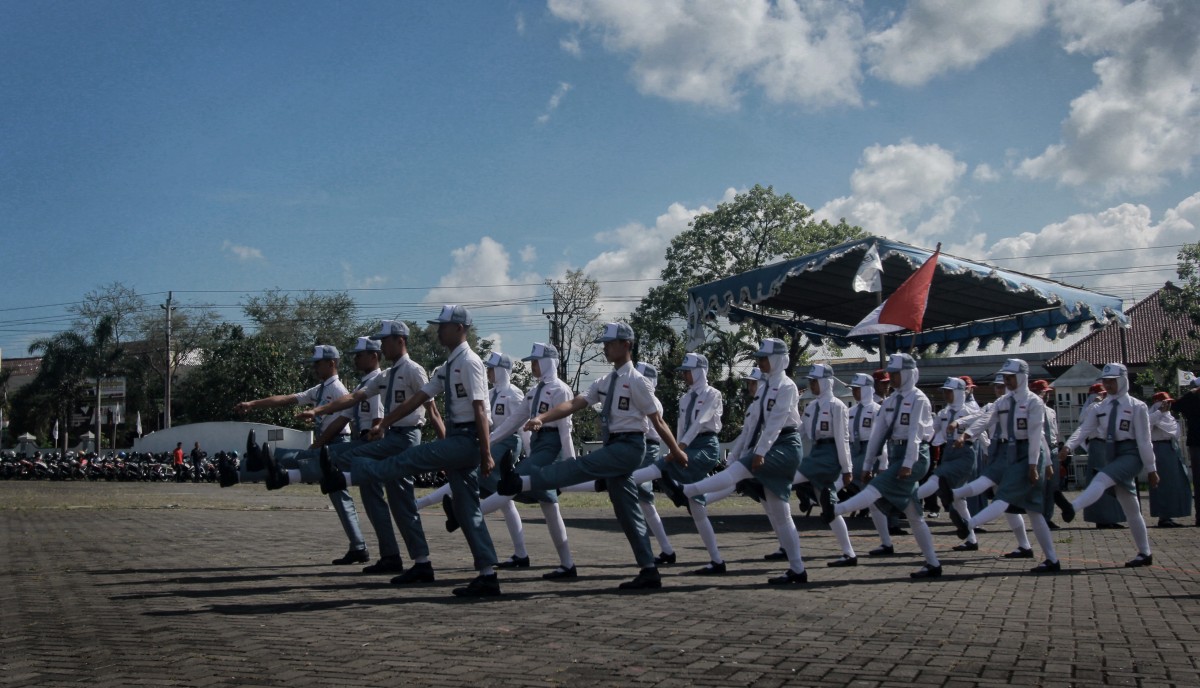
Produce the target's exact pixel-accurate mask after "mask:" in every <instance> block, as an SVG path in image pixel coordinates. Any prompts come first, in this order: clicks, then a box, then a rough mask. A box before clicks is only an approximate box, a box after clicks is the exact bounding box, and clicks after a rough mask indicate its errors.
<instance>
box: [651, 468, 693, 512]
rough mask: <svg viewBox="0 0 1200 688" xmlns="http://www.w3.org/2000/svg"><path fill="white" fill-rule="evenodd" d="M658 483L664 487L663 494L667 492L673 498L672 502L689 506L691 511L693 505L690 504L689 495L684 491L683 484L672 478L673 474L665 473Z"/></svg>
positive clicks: (676, 504)
mask: <svg viewBox="0 0 1200 688" xmlns="http://www.w3.org/2000/svg"><path fill="white" fill-rule="evenodd" d="M658 484H659V486H660V487H662V491H663V494H665V495H666V496H667V497H668V498H669V499H670V500H671V503H672V504H674V505H675V506H683V507H687V510H688V512H689V513H690V512H691V510H692V507H691V505H690V504H688V502H689V501H690V500H688V498H687V495H685V494H684V493H683V485H680V484H679V483H677V482H675V481H674V480H672V479H671V476H669V475H664V476H663V477H662V478H660V479H659V481H658Z"/></svg>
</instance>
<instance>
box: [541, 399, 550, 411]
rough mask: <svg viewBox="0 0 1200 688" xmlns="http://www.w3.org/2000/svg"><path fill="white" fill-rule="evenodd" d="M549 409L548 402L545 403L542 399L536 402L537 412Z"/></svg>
mask: <svg viewBox="0 0 1200 688" xmlns="http://www.w3.org/2000/svg"><path fill="white" fill-rule="evenodd" d="M549 410H550V404H547V403H546V402H544V401H543V402H542V403H540V404H538V413H545V412H546V411H549Z"/></svg>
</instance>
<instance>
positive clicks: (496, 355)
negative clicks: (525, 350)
mask: <svg viewBox="0 0 1200 688" xmlns="http://www.w3.org/2000/svg"><path fill="white" fill-rule="evenodd" d="M483 364H484V365H485V366H487V367H489V368H504V369H505V370H512V358H510V357H509V355H508V354H502V353H500V352H499V351H493V352H491V353H489V354H488V357H487V359H485V360H484V362H483Z"/></svg>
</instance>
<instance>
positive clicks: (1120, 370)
mask: <svg viewBox="0 0 1200 688" xmlns="http://www.w3.org/2000/svg"><path fill="white" fill-rule="evenodd" d="M1128 374H1129V370H1128V369H1127V368H1125V366H1124V365H1122V364H1120V363H1106V364H1104V370H1101V371H1100V377H1098V378H1096V379H1097V380H1103V379H1104V378H1106V377H1109V378H1112V377H1125V376H1126V375H1128Z"/></svg>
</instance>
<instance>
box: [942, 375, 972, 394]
mask: <svg viewBox="0 0 1200 688" xmlns="http://www.w3.org/2000/svg"><path fill="white" fill-rule="evenodd" d="M942 389H960V390H962V391H964V392H965V391H967V383H965V382H963V381H962V379H961V378H957V377H948V378H946V381H945V382H943V383H942Z"/></svg>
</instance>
